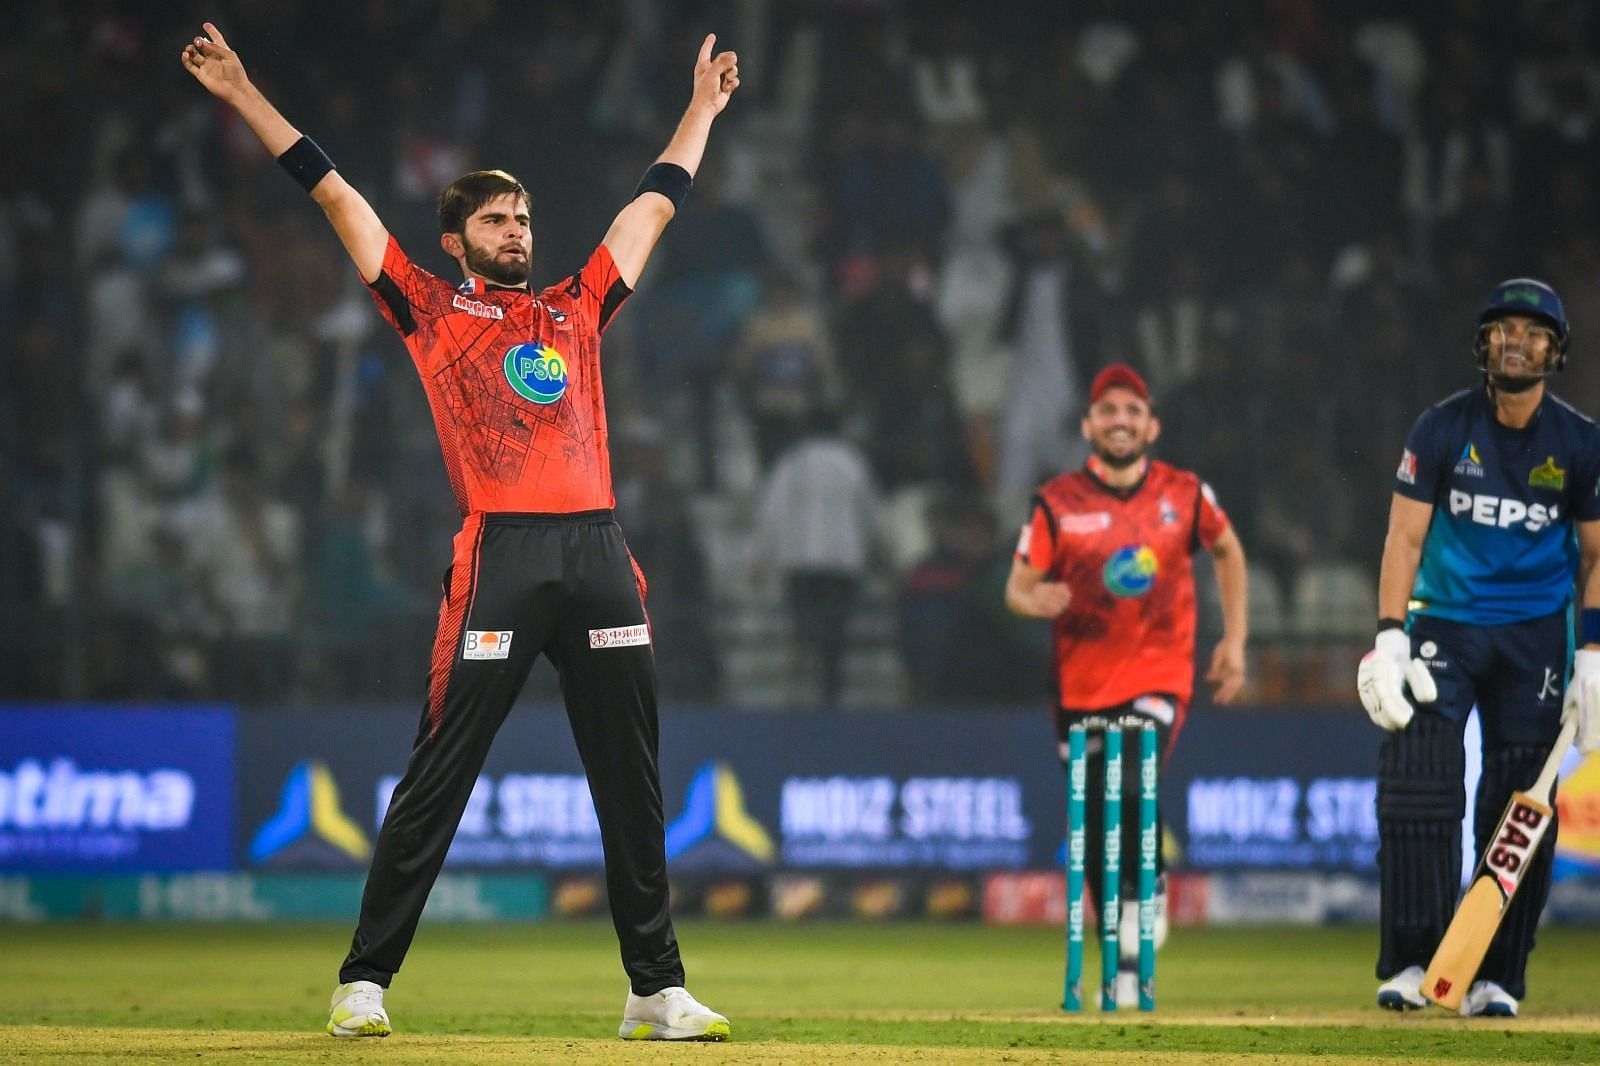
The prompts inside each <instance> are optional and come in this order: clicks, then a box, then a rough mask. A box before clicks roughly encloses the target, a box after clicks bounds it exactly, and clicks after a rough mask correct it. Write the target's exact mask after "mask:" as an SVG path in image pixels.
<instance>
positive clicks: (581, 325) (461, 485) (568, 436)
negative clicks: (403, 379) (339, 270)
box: [371, 237, 632, 516]
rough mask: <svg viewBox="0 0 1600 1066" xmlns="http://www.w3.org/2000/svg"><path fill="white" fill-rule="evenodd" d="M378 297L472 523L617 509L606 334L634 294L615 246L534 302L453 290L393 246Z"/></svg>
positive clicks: (464, 287) (480, 287) (468, 285)
mask: <svg viewBox="0 0 1600 1066" xmlns="http://www.w3.org/2000/svg"><path fill="white" fill-rule="evenodd" d="M371 289H372V296H373V299H374V300H375V301H377V304H378V309H379V310H380V311H382V312H383V317H384V318H386V319H388V321H389V324H390V325H392V326H393V327H394V328H395V329H397V330H398V331H399V332H400V335H401V336H402V337H404V338H405V343H406V348H407V349H409V350H410V352H411V359H412V362H414V363H415V364H416V367H417V373H418V374H420V375H421V377H422V384H423V387H424V389H426V390H427V394H428V406H429V407H430V408H431V409H432V411H433V422H434V427H435V428H436V429H437V430H438V432H439V446H440V447H441V448H442V449H443V450H444V463H445V468H446V469H447V470H448V471H449V474H450V487H451V488H452V489H453V490H454V491H455V495H456V504H457V505H458V506H459V507H460V508H461V513H462V515H464V516H465V515H470V514H473V513H476V512H483V511H490V512H493V511H512V512H536V513H545V514H568V513H571V512H574V511H596V510H604V509H609V508H610V507H612V506H613V504H614V499H613V497H612V491H611V459H610V452H609V449H608V448H607V446H606V406H605V394H604V393H603V392H602V390H601V388H600V334H601V331H603V330H604V329H605V327H606V324H607V323H608V322H609V321H610V320H611V316H612V315H613V314H614V313H615V312H616V310H617V308H618V307H620V306H621V304H622V301H623V300H625V299H627V297H628V296H629V295H630V293H631V291H632V290H630V289H629V288H628V286H627V285H626V284H624V283H623V281H622V278H621V276H620V275H619V274H618V273H617V265H616V263H615V262H613V261H612V259H611V253H610V251H608V250H607V249H606V247H605V245H603V244H602V245H601V246H600V247H598V248H596V249H595V250H594V254H593V255H591V256H590V257H589V262H588V263H587V264H586V265H585V266H584V268H583V270H582V272H581V273H579V274H578V275H577V276H575V277H571V278H568V279H566V280H565V281H562V282H560V283H559V284H556V285H552V286H550V287H549V288H547V289H545V290H544V291H542V292H540V293H537V294H535V293H532V292H529V291H528V290H527V289H511V288H499V287H497V286H485V285H484V284H483V282H482V281H480V280H478V279H476V278H472V279H468V280H467V281H465V282H463V283H461V284H460V285H453V284H451V283H450V282H448V281H445V280H444V279H443V278H440V277H436V276H435V275H433V274H430V273H428V272H427V271H426V270H423V269H422V268H421V267H419V266H417V265H416V264H415V263H413V262H412V261H411V259H410V258H409V257H408V256H407V255H406V254H405V252H403V251H401V249H400V245H399V244H398V243H396V242H395V239H394V238H393V237H390V238H389V246H388V248H387V249H385V251H384V254H383V271H382V273H380V274H379V276H378V279H377V280H376V281H374V282H373V283H372V286H371Z"/></svg>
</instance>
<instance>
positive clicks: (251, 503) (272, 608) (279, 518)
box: [189, 451, 304, 702]
mask: <svg viewBox="0 0 1600 1066" xmlns="http://www.w3.org/2000/svg"><path fill="white" fill-rule="evenodd" d="M219 487H220V491H219V492H218V493H217V494H216V495H215V496H213V497H211V498H210V499H209V500H207V501H206V503H205V504H204V505H203V506H202V507H201V508H200V509H199V510H198V512H197V513H196V515H195V522H194V529H193V536H192V539H191V541H190V556H189V566H190V569H191V572H192V573H193V575H194V579H195V581H196V582H197V584H198V587H199V589H200V593H201V597H202V603H203V607H204V610H205V613H206V617H207V618H208V619H209V620H210V624H211V631H212V632H213V633H214V634H215V637H214V639H213V640H212V642H211V651H212V654H211V667H210V671H209V673H210V677H211V680H212V685H213V687H214V689H215V691H216V693H217V694H218V695H220V696H223V697H225V698H229V699H236V700H245V701H251V702H261V701H263V700H267V699H274V698H277V699H281V698H283V697H285V696H287V695H288V692H289V684H290V683H291V681H292V679H293V678H294V676H295V671H294V666H295V660H294V652H295V645H294V627H293V623H294V619H295V611H296V608H297V605H298V602H299V585H300V582H301V575H302V574H303V573H304V568H303V566H302V565H301V559H300V522H299V518H298V516H297V515H296V514H295V513H294V512H293V511H291V510H290V509H289V508H288V507H287V506H285V505H284V504H282V503H280V502H278V501H277V500H274V499H271V498H269V497H268V496H266V495H265V494H264V493H263V492H262V488H261V471H260V466H259V464H258V462H257V460H256V458H255V456H254V455H252V454H250V453H249V452H244V451H235V452H232V453H231V454H229V455H228V456H227V458H226V459H225V460H224V461H223V466H222V478H221V484H220V486H219Z"/></svg>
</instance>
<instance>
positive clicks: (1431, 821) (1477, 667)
mask: <svg viewBox="0 0 1600 1066" xmlns="http://www.w3.org/2000/svg"><path fill="white" fill-rule="evenodd" d="M1569 334H1570V331H1569V329H1568V325H1567V317H1566V313H1565V311H1564V310H1563V308H1562V306H1561V300H1560V299H1559V298H1558V297H1557V296H1556V293H1555V292H1554V290H1552V289H1551V288H1550V286H1548V285H1546V284H1544V283H1543V282H1540V281H1536V280H1534V279H1532V278H1515V279H1512V280H1510V281H1506V282H1502V283H1501V284H1500V285H1497V286H1496V287H1495V289H1494V291H1493V292H1492V293H1490V295H1489V299H1488V300H1487V301H1486V302H1485V304H1484V306H1483V310H1482V311H1481V312H1480V313H1479V315H1478V332H1477V338H1476V342H1475V344H1474V346H1473V351H1474V354H1475V356H1476V360H1477V366H1478V369H1479V370H1480V371H1481V372H1482V374H1483V384H1482V385H1480V386H1478V387H1476V388H1471V389H1467V390H1465V391H1462V392H1458V393H1456V394H1455V395H1454V396H1451V397H1449V398H1448V399H1446V400H1444V401H1442V402H1441V403H1438V404H1435V405H1434V406H1433V407H1431V408H1429V409H1428V410H1427V411H1425V412H1423V415H1422V417H1421V418H1419V419H1417V423H1416V426H1415V427H1414V428H1413V429H1412V430H1411V437H1410V439H1409V440H1407V442H1406V447H1405V451H1404V452H1402V453H1401V457H1400V467H1399V469H1398V470H1397V471H1396V473H1395V484H1394V498H1393V502H1392V504H1391V507H1390V512H1389V531H1388V536H1387V539H1386V540H1385V541H1384V547H1383V565H1382V570H1381V573H1380V576H1379V579H1378V614H1379V619H1378V636H1377V642H1376V645H1375V647H1374V648H1373V650H1372V651H1371V652H1369V653H1367V655H1366V657H1365V658H1363V659H1362V660H1361V667H1360V670H1359V672H1358V676H1357V689H1358V691H1359V693H1360V697H1361V703H1362V706H1364V707H1365V708H1366V711H1367V714H1368V715H1370V716H1371V718H1372V720H1373V721H1374V722H1375V723H1376V724H1377V725H1379V726H1381V727H1382V728H1383V729H1385V730H1388V732H1389V735H1388V736H1387V737H1386V738H1384V742H1383V746H1382V748H1381V750H1380V754H1379V761H1378V834H1379V848H1378V869H1379V876H1380V879H1381V893H1382V906H1381V912H1380V919H1379V921H1380V934H1379V935H1380V944H1379V949H1378V965H1377V976H1378V978H1379V980H1380V981H1382V984H1380V985H1379V986H1378V1004H1379V1006H1383V1007H1388V1008H1391V1009H1394V1010H1409V1009H1412V1008H1419V1007H1424V1006H1427V1004H1428V1000H1427V999H1426V998H1425V997H1424V996H1423V994H1422V991H1421V986H1422V980H1423V974H1424V968H1425V967H1426V966H1427V964H1428V961H1429V959H1430V958H1431V957H1432V955H1433V952H1434V949H1435V948H1436V947H1438V945H1439V941H1440V939H1441V937H1442V936H1443V935H1444V931H1445V929H1446V927H1447V926H1448V925H1449V923H1450V919H1451V916H1452V913H1453V912H1454V910H1455V906H1456V897H1457V894H1458V892H1459V890H1460V879H1461V840H1460V828H1459V827H1460V825H1461V819H1462V816H1463V814H1464V813H1465V803H1466V796H1465V788H1464V785H1463V775H1464V772H1465V758H1464V753H1463V743H1462V735H1463V728H1464V726H1465V723H1466V719H1467V715H1468V713H1469V712H1470V711H1471V710H1472V707H1473V705H1474V704H1476V705H1477V707H1478V715H1479V722H1480V725H1481V727H1482V734H1483V772H1482V777H1481V779H1480V781H1479V785H1478V794H1477V797H1476V801H1475V805H1474V812H1473V824H1474V827H1475V835H1476V838H1477V850H1478V851H1479V852H1480V853H1481V852H1482V850H1483V847H1484V845H1485V843H1486V841H1487V837H1488V836H1489V835H1490V834H1491V833H1493V832H1494V829H1495V826H1496V824H1497V822H1498V819H1499V816H1500V813H1501V811H1502V810H1503V809H1504V808H1505V805H1506V802H1507V800H1508V799H1509V797H1510V795H1511V793H1512V792H1513V791H1514V790H1518V789H1527V788H1528V787H1529V786H1530V784H1531V783H1532V782H1533V780H1534V779H1535V778H1536V777H1537V776H1538V774H1539V770H1540V768H1541V766H1542V765H1543V763H1544V761H1545V759H1546V757H1547V756H1548V755H1549V754H1550V750H1551V746H1552V744H1553V743H1554V742H1555V740H1556V736H1557V734H1558V733H1559V732H1560V729H1561V724H1562V722H1563V720H1564V719H1565V718H1566V717H1567V716H1569V715H1570V716H1574V717H1576V718H1577V720H1578V744H1579V747H1580V748H1581V749H1582V750H1584V751H1586V752H1587V751H1593V750H1594V749H1595V748H1596V747H1600V710H1597V704H1600V576H1597V574H1596V567H1595V561H1596V560H1597V559H1600V426H1596V425H1595V423H1594V422H1593V421H1591V420H1590V419H1588V418H1586V417H1585V416H1583V415H1581V414H1579V413H1578V412H1577V411H1576V410H1574V409H1573V408H1572V407H1570V406H1568V405H1567V404H1566V403H1564V402H1563V401H1561V400H1560V399H1558V398H1557V397H1555V396H1553V395H1551V394H1550V393H1549V392H1548V391H1547V390H1546V388H1545V379H1546V378H1547V377H1549V376H1550V375H1551V374H1553V373H1555V372H1556V371H1559V370H1560V369H1561V368H1562V367H1563V366H1564V365H1565V363H1566V360H1567V342H1568V339H1569ZM1574 607H1578V608H1580V610H1579V611H1578V612H1577V620H1578V623H1579V626H1580V628H1579V631H1578V634H1577V637H1578V644H1579V649H1578V650H1577V653H1576V655H1573V654H1572V649H1573V645H1574V626H1573V623H1574ZM1569 665H1570V667H1571V671H1572V679H1571V683H1570V684H1569V683H1568V680H1567V679H1568V670H1569ZM1539 798H1541V799H1545V800H1548V799H1550V797H1539ZM1556 829H1557V827H1556V826H1554V825H1552V826H1551V829H1550V832H1549V834H1548V835H1549V837H1550V842H1549V844H1548V845H1547V846H1546V847H1544V848H1543V849H1541V850H1540V851H1539V852H1537V853H1536V856H1535V858H1534V861H1533V862H1532V863H1531V864H1529V866H1528V867H1527V868H1526V870H1525V872H1524V874H1523V879H1522V882H1521V891H1520V893H1519V894H1518V895H1517V896H1516V897H1515V898H1514V899H1513V900H1512V903H1511V906H1510V908H1509V910H1507V912H1506V914H1505V917H1504V919H1503V921H1502V922H1501V924H1500V927H1499V929H1498V931H1497V932H1496V934H1495V937H1494V940H1493V942H1492V944H1491V945H1490V947H1489V952H1488V954H1487V956H1485V958H1484V961H1483V964H1482V966H1481V967H1480V968H1479V970H1478V973H1477V977H1476V980H1474V981H1473V983H1472V985H1471V987H1470V988H1469V990H1468V991H1467V994H1466V996H1465V997H1464V998H1463V999H1462V1002H1461V1008H1460V1010H1461V1013H1462V1014H1463V1015H1469V1016H1470V1015H1492V1016H1500V1017H1515V1016H1516V1014H1517V1009H1518V1004H1519V1002H1520V1001H1521V1000H1522V998H1523V996H1524V994H1525V992H1526V983H1525V974H1526V970H1527V963H1528V953H1529V952H1530V951H1532V950H1533V940H1534V927H1535V926H1536V925H1537V924H1538V921H1539V913H1540V912H1541V911H1542V910H1543V909H1544V904H1545V899H1546V897H1547V896H1548V895H1549V892H1550V873H1551V868H1552V865H1553V854H1554V840H1555V835H1556Z"/></svg>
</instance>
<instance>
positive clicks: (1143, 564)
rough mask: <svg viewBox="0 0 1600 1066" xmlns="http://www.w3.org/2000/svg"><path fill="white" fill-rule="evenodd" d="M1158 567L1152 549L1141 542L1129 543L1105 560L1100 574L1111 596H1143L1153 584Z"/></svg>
mask: <svg viewBox="0 0 1600 1066" xmlns="http://www.w3.org/2000/svg"><path fill="white" fill-rule="evenodd" d="M1159 568H1160V563H1159V562H1158V561H1157V560H1156V553H1155V552H1154V551H1153V550H1151V549H1150V548H1147V547H1145V546H1144V545H1142V544H1130V545H1128V546H1127V547H1126V548H1120V549H1118V550H1117V551H1116V552H1115V553H1113V554H1112V556H1111V558H1109V559H1107V560H1106V565H1105V566H1104V567H1103V568H1102V569H1101V571H1100V576H1101V578H1102V579H1103V580H1104V581H1105V583H1106V588H1108V589H1110V590H1111V594H1112V595H1113V596H1121V597H1124V598H1128V597H1132V596H1143V595H1144V594H1145V593H1146V592H1149V591H1150V586H1151V585H1154V584H1155V582H1156V571H1157V570H1158V569H1159Z"/></svg>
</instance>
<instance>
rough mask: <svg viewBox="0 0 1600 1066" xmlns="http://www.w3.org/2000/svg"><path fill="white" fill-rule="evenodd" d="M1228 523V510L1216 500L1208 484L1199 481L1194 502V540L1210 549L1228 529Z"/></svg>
mask: <svg viewBox="0 0 1600 1066" xmlns="http://www.w3.org/2000/svg"><path fill="white" fill-rule="evenodd" d="M1228 525H1229V523H1228V512H1226V511H1224V510H1223V509H1222V505H1221V504H1220V503H1218V502H1217V494H1216V493H1215V492H1213V491H1212V490H1211V486H1210V485H1208V484H1206V483H1205V482H1204V481H1202V482H1200V491H1199V492H1198V493H1197V494H1196V498H1195V504H1194V539H1195V541H1196V542H1197V543H1198V544H1199V545H1200V547H1202V548H1204V549H1205V550H1206V551H1210V550H1211V548H1212V546H1213V545H1215V544H1216V543H1217V540H1218V538H1220V537H1221V536H1222V535H1223V534H1224V533H1226V532H1227V531H1228Z"/></svg>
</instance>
